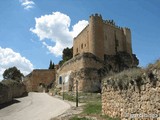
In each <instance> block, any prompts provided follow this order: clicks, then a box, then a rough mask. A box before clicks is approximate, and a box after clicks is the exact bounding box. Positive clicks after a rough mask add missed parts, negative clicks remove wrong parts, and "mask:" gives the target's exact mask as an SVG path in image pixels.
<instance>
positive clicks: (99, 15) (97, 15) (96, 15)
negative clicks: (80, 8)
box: [90, 13, 102, 18]
mask: <svg viewBox="0 0 160 120" xmlns="http://www.w3.org/2000/svg"><path fill="white" fill-rule="evenodd" d="M91 17H99V18H102V16H101V14H98V13H95V14H92V15H91V16H90V18H91Z"/></svg>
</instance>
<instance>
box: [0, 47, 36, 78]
mask: <svg viewBox="0 0 160 120" xmlns="http://www.w3.org/2000/svg"><path fill="white" fill-rule="evenodd" d="M13 66H16V67H17V68H18V69H19V70H20V71H21V72H22V73H23V74H24V75H27V74H28V73H30V72H31V71H32V70H33V65H32V63H31V62H30V61H29V60H28V59H26V58H25V57H22V56H21V55H20V54H19V53H16V52H14V51H13V50H12V49H10V48H1V47H0V80H2V79H3V77H2V74H3V72H4V71H5V70H6V69H8V68H10V67H13Z"/></svg>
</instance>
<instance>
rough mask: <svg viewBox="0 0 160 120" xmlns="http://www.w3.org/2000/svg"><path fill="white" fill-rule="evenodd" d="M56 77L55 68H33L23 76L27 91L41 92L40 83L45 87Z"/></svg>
mask: <svg viewBox="0 0 160 120" xmlns="http://www.w3.org/2000/svg"><path fill="white" fill-rule="evenodd" d="M55 78H56V70H52V69H51V70H48V69H35V70H33V71H32V72H31V73H30V74H29V75H27V76H26V77H25V78H24V84H25V85H26V89H27V91H28V92H33V91H39V92H43V89H41V88H40V87H41V85H44V87H45V88H47V87H48V86H49V85H51V84H52V83H53V84H54V82H55Z"/></svg>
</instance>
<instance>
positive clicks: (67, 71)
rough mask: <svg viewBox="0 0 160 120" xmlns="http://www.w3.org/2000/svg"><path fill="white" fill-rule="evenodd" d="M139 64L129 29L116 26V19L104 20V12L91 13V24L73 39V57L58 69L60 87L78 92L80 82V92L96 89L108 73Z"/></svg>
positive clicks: (95, 90)
mask: <svg viewBox="0 0 160 120" xmlns="http://www.w3.org/2000/svg"><path fill="white" fill-rule="evenodd" d="M137 65H138V59H137V58H136V56H135V55H134V54H132V45H131V31H130V29H129V28H122V27H118V26H116V25H115V23H114V21H113V20H103V19H102V16H101V15H98V14H95V15H91V16H90V19H89V25H87V26H86V27H85V28H84V29H83V30H82V31H81V33H80V34H79V35H78V36H77V37H75V38H74V41H73V58H72V59H70V60H69V61H67V62H65V63H64V64H63V65H62V66H61V67H60V68H59V70H58V71H57V76H56V81H57V86H58V87H61V88H63V90H65V91H75V87H76V81H78V83H79V84H78V89H79V91H83V92H97V91H100V90H101V79H102V77H103V76H104V75H105V73H108V72H109V71H114V72H119V71H122V70H124V69H127V68H131V67H136V66H137ZM62 83H64V84H62Z"/></svg>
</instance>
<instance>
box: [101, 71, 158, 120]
mask: <svg viewBox="0 0 160 120" xmlns="http://www.w3.org/2000/svg"><path fill="white" fill-rule="evenodd" d="M135 72H136V70H135V71H131V72H129V73H128V74H125V73H121V76H123V77H120V76H118V77H114V76H112V77H107V78H105V79H104V81H103V82H104V83H103V88H102V113H103V114H106V115H109V116H112V117H120V118H125V119H131V118H133V119H138V118H139V119H143V120H144V119H147V120H148V119H153V118H155V119H157V117H158V115H160V70H157V69H155V70H154V71H152V72H143V71H141V70H137V72H136V73H135ZM134 73H135V74H134ZM130 74H132V75H130ZM137 74H139V75H137Z"/></svg>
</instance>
